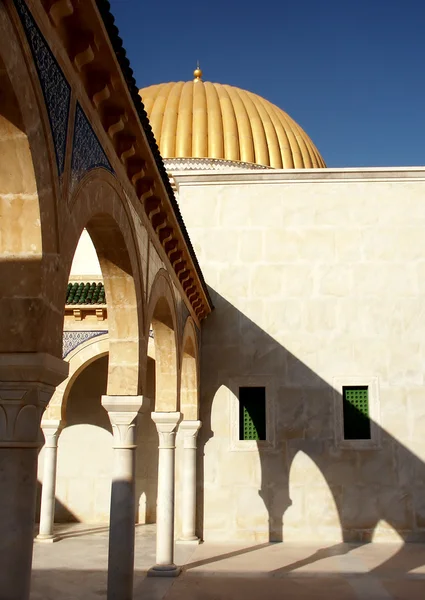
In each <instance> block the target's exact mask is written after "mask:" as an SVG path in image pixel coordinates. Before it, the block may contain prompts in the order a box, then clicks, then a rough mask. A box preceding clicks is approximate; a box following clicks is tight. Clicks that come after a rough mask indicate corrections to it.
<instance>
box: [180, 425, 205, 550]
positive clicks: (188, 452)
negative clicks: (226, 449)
mask: <svg viewBox="0 0 425 600" xmlns="http://www.w3.org/2000/svg"><path fill="white" fill-rule="evenodd" d="M201 425H202V423H201V421H189V420H184V421H182V422H181V423H180V427H179V430H180V432H181V434H182V436H183V461H182V471H183V472H182V475H181V480H182V488H183V489H182V506H181V512H182V534H181V536H180V541H183V542H199V538H198V537H197V535H196V487H197V486H196V449H197V443H196V439H197V437H198V431H199V430H200V428H201Z"/></svg>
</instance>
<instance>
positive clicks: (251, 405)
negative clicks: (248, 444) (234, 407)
mask: <svg viewBox="0 0 425 600" xmlns="http://www.w3.org/2000/svg"><path fill="white" fill-rule="evenodd" d="M239 439H240V440H265V439H266V389H265V388H264V387H241V388H239Z"/></svg>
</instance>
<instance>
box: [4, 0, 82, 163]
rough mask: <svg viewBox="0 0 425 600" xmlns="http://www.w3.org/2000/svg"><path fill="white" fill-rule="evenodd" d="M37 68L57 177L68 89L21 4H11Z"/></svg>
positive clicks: (61, 159) (63, 150) (65, 127)
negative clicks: (54, 155) (15, 10)
mask: <svg viewBox="0 0 425 600" xmlns="http://www.w3.org/2000/svg"><path fill="white" fill-rule="evenodd" d="M14 2H15V6H16V9H17V11H18V14H19V17H20V19H21V22H22V25H23V27H24V30H25V34H26V36H27V39H28V43H29V46H30V48H31V52H32V55H33V58H34V63H35V66H36V67H37V72H38V77H39V80H40V85H41V89H42V91H43V96H44V101H45V103H46V107H47V112H48V115H49V121H50V127H51V130H52V136H53V142H54V145H55V153H56V163H57V166H58V171H59V175H62V173H63V169H64V165H65V153H66V136H67V131H68V115H69V103H70V100H71V87H70V85H69V83H68V82H67V80H66V78H65V75H64V74H63V72H62V69H61V68H60V67H59V65H58V63H57V61H56V59H55V57H54V56H53V54H52V51H51V50H50V48H49V46H48V45H47V42H46V40H45V39H44V37H43V36H42V34H41V32H40V30H39V28H38V27H37V25H36V23H35V21H34V19H33V17H32V15H31V13H30V12H29V10H28V8H27V6H26V4H25V2H24V1H23V0H14Z"/></svg>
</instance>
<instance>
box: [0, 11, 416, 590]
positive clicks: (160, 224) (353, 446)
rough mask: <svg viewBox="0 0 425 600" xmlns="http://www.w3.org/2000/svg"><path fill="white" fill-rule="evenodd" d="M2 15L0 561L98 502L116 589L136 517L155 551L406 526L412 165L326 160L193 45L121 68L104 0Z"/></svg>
mask: <svg viewBox="0 0 425 600" xmlns="http://www.w3.org/2000/svg"><path fill="white" fill-rule="evenodd" d="M76 32H77V33H78V32H80V34H78V35H77V33H76ZM0 33H1V35H0V91H1V95H0V117H1V121H0V134H1V135H0V144H1V146H0V148H1V155H2V157H4V160H3V158H2V165H0V184H1V189H0V200H1V211H2V212H1V215H2V224H1V227H2V229H1V234H2V238H1V256H2V260H1V261H0V268H1V269H2V277H1V279H0V280H1V281H2V282H3V283H2V286H3V289H2V297H1V306H2V310H1V311H0V323H1V328H2V336H1V340H2V341H1V345H2V347H1V354H0V375H1V377H0V485H1V486H2V490H5V493H2V494H1V497H0V553H1V551H3V553H5V548H6V546H5V543H6V542H5V541H4V540H8V542H7V544H8V546H7V549H8V550H7V553H5V561H6V562H3V563H1V562H0V564H8V565H12V564H15V563H16V564H19V565H20V566H21V570H20V573H21V574H22V572H29V569H30V565H31V559H30V554H31V549H32V528H33V525H34V522H36V523H39V525H37V528H38V531H37V533H38V535H37V538H36V539H37V541H38V542H40V543H41V542H52V541H57V540H58V539H59V536H58V535H57V531H56V527H55V523H56V524H59V523H69V522H80V523H87V524H101V523H103V524H110V550H109V569H110V570H109V579H108V586H109V590H112V591H111V592H110V593H111V596H110V597H111V598H123V599H124V598H129V597H131V592H129V588H128V585H130V584H128V581H131V573H132V569H133V560H134V525H135V524H136V523H138V524H143V523H157V557H156V565H155V566H153V569H152V571H153V573H154V574H156V575H158V574H159V575H164V574H165V575H170V574H171V575H176V574H178V567H176V565H175V564H174V554H173V548H174V543H185V544H197V543H199V542H200V541H202V540H206V541H221V542H223V541H235V540H237V541H241V542H250V543H253V542H258V543H262V542H276V541H283V542H285V541H305V540H308V541H314V540H327V541H329V542H335V543H338V542H341V541H352V542H360V543H366V542H372V541H373V542H379V541H387V540H400V539H401V540H403V541H404V542H411V541H412V542H413V541H425V441H424V435H423V432H424V428H425V392H424V384H425V378H424V374H425V368H424V365H425V341H424V340H425V242H424V234H423V232H424V228H425V202H424V198H425V168H424V167H417V168H416V167H415V168H412V167H408V168H406V167H400V168H349V169H348V168H345V169H342V168H338V169H334V168H327V167H326V163H325V158H326V157H324V158H322V156H321V154H320V152H319V150H318V149H317V147H316V146H315V144H314V143H313V141H312V140H311V139H310V138H309V136H308V135H307V133H306V132H305V131H303V129H302V128H301V127H300V126H299V125H298V124H297V123H296V122H295V121H294V120H293V119H292V118H291V117H290V116H289V115H288V114H286V113H285V112H284V111H283V110H281V109H280V108H278V107H277V106H275V105H273V104H271V103H270V102H269V101H268V100H266V99H264V98H263V97H261V96H260V95H257V94H256V93H253V92H252V91H246V90H242V89H239V88H236V87H233V86H232V85H229V84H219V83H211V82H209V81H207V80H206V79H205V77H204V75H203V73H202V71H201V69H200V68H199V65H198V67H197V69H195V71H194V74H193V79H190V80H189V81H187V82H170V83H160V84H155V85H151V86H149V87H146V88H143V89H141V90H137V88H136V87H135V82H134V79H132V74H131V72H130V70H129V64H128V60H127V59H126V57H125V51H124V50H123V48H122V43H121V40H120V38H119V37H118V32H117V30H116V28H115V26H114V24H113V17H112V15H111V14H110V11H109V6H108V3H107V2H106V1H104V0H98V1H97V2H96V1H94V0H87V2H86V1H85V2H84V3H79V2H76V1H74V0H67V1H66V2H65V1H63V0H46V1H43V2H35V0H34V1H32V0H28V1H27V2H24V0H14V1H12V0H7V1H6V2H5V4H4V6H2V7H0ZM76 40H78V43H77V41H76ZM10 48H13V50H14V51H13V53H11V52H10ZM3 163H4V164H3ZM5 282H7V286H6V285H5ZM21 417H22V418H21ZM20 419H21V420H20ZM40 424H41V431H42V432H43V435H44V440H43V441H40V440H41V437H40V435H39V425H40ZM40 448H41V449H40ZM37 464H38V467H37V466H36V465H37ZM2 465H3V466H2ZM37 469H38V475H37V476H36V471H37ZM17 497H19V498H20V500H19V501H18V502H16V498H17ZM16 532H18V533H16ZM13 536H14V537H13ZM12 537H13V540H15V539H17V540H18V541H17V542H16V543H15V542H13V543H12V542H10V540H11V539H12ZM59 543H60V541H59ZM6 554H7V556H6ZM125 582H127V583H125ZM126 585H127V588H126ZM0 589H4V590H9V591H8V595H7V598H8V600H15V599H16V600H17V599H24V598H27V597H28V589H29V579H28V577H27V578H25V577H22V575H21V576H17V574H16V569H13V568H11V567H10V568H9V569H4V570H3V571H2V572H1V573H0ZM11 590H13V591H11ZM120 590H121V591H122V593H121V592H120ZM114 594H115V595H114ZM129 594H130V595H129ZM5 597H6V596H5ZM0 598H2V596H1V592H0Z"/></svg>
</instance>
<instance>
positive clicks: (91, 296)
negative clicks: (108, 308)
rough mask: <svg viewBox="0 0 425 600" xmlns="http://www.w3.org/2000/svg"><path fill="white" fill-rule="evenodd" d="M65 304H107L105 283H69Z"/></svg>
mask: <svg viewBox="0 0 425 600" xmlns="http://www.w3.org/2000/svg"><path fill="white" fill-rule="evenodd" d="M65 304H106V296H105V287H104V285H103V283H96V282H93V283H86V282H84V281H82V282H78V281H76V282H74V283H68V289H67V292H66V301H65Z"/></svg>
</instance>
